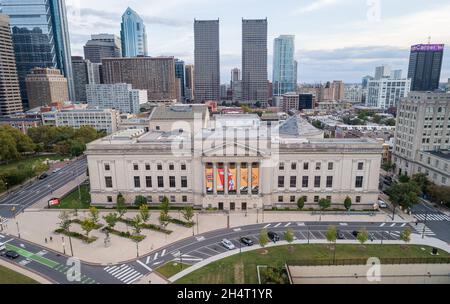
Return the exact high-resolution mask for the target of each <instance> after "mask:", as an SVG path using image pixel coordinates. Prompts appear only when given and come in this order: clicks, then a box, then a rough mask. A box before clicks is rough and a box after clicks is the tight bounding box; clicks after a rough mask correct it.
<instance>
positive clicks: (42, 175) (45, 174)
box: [38, 173, 48, 180]
mask: <svg viewBox="0 0 450 304" xmlns="http://www.w3.org/2000/svg"><path fill="white" fill-rule="evenodd" d="M47 176H48V174H47V173H42V174H41V175H39V177H38V178H39V179H41V180H42V179H44V178H46V177H47Z"/></svg>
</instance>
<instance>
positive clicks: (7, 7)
mask: <svg viewBox="0 0 450 304" xmlns="http://www.w3.org/2000/svg"><path fill="white" fill-rule="evenodd" d="M0 7H1V11H2V12H3V13H4V14H6V15H8V16H9V17H10V20H11V21H10V24H11V31H12V39H13V44H14V52H15V55H16V65H17V73H18V76H19V84H20V91H21V96H22V102H23V104H24V108H28V97H27V94H26V85H25V77H26V75H27V74H28V73H30V71H31V70H32V69H33V68H35V67H41V68H46V67H48V68H57V69H59V70H60V71H61V73H62V74H63V75H64V76H65V77H66V78H67V81H68V86H69V97H70V99H71V100H74V98H75V90H74V85H73V72H72V63H71V50H70V40H69V30H68V24H67V13H66V4H65V0H3V1H2V2H1V4H0Z"/></svg>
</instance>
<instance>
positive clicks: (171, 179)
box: [169, 176, 176, 188]
mask: <svg viewBox="0 0 450 304" xmlns="http://www.w3.org/2000/svg"><path fill="white" fill-rule="evenodd" d="M169 187H170V188H175V187H176V186H175V176H169Z"/></svg>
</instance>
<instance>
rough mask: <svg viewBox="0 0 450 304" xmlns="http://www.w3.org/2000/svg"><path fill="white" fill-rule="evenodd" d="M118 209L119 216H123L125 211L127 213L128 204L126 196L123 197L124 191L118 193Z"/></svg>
mask: <svg viewBox="0 0 450 304" xmlns="http://www.w3.org/2000/svg"><path fill="white" fill-rule="evenodd" d="M116 210H117V213H118V214H119V218H122V217H123V216H124V215H125V213H127V206H126V205H125V198H124V197H123V195H122V193H119V194H118V195H117V203H116Z"/></svg>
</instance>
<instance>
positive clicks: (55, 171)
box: [53, 168, 62, 173]
mask: <svg viewBox="0 0 450 304" xmlns="http://www.w3.org/2000/svg"><path fill="white" fill-rule="evenodd" d="M61 169H62V168H56V169H55V170H53V173H57V172H59V171H61Z"/></svg>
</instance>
